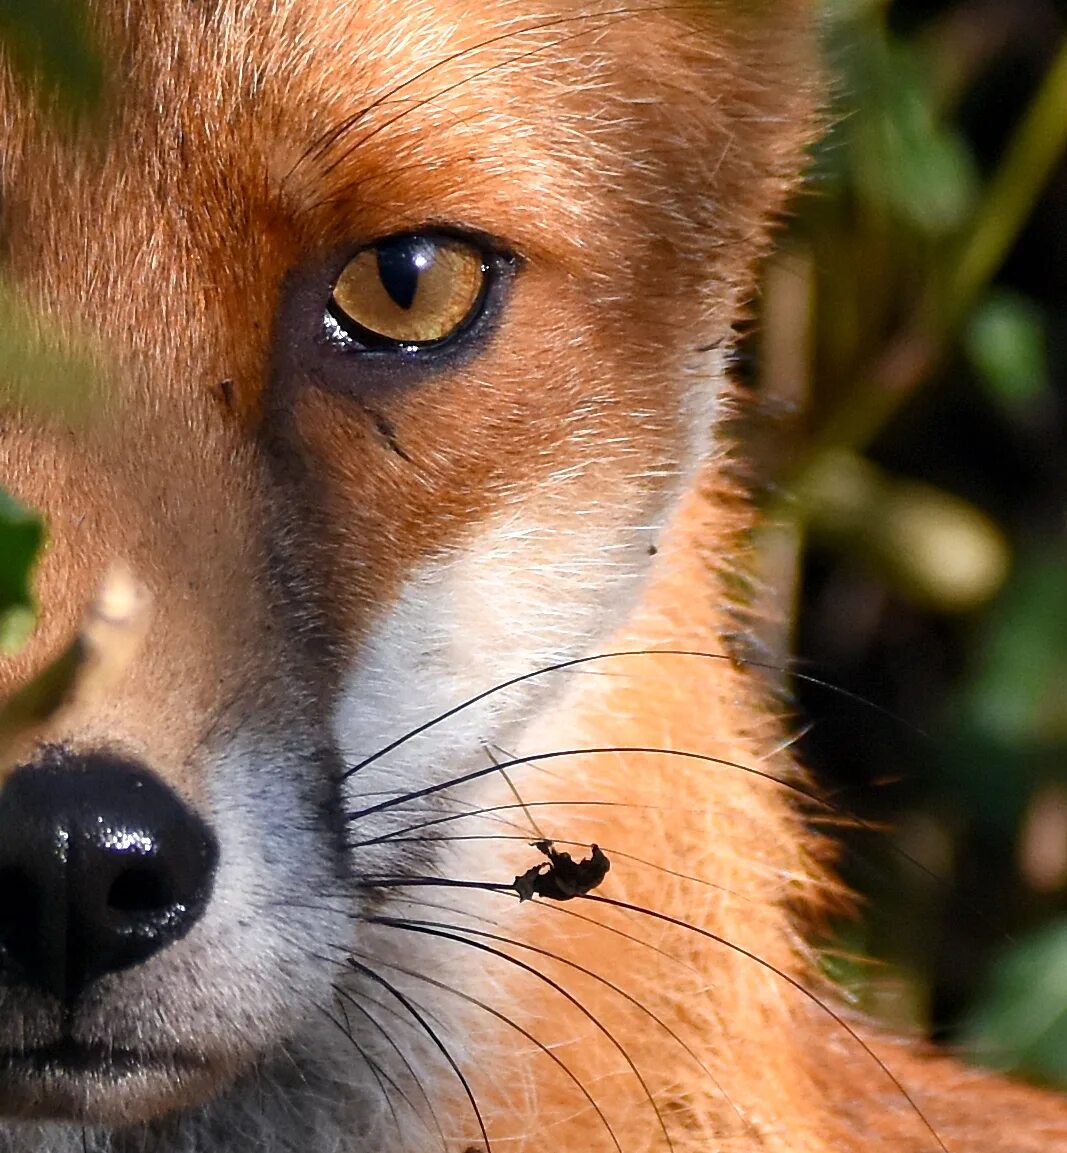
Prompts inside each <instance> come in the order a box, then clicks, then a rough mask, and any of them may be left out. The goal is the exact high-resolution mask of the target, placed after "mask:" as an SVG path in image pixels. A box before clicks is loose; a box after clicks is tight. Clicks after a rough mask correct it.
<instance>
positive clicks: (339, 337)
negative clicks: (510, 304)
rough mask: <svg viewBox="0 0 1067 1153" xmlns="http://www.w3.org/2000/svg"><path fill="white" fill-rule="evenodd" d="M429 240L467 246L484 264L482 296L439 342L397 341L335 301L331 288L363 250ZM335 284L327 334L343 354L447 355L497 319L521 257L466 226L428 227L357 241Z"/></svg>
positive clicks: (325, 319)
mask: <svg viewBox="0 0 1067 1153" xmlns="http://www.w3.org/2000/svg"><path fill="white" fill-rule="evenodd" d="M414 240H421V241H428V242H431V243H432V242H440V243H449V242H450V243H453V244H456V243H458V244H463V245H465V246H466V247H468V248H470V249H472V250H473V251H476V252H478V253H479V254H480V255H481V262H482V284H481V288H480V290H479V292H478V296H477V298H476V299H475V301H474V303H473V304H472V305H471V307H470V308H469V309H468V311H467V315H466V316H465V317H464V318H463V320H462V321H461V322H460V323H459V324H458V325H457V326H456V327H455V328H453V329H452V331H451V332H449V333H448V334H447V335H446V336H443V337H441V338H440V339H438V340H424V341H398V340H393V339H391V338H389V337H387V336H383V335H382V334H381V333H377V332H374V331H373V330H372V329H368V328H366V327H365V326H364V325H362V324H360V323H359V322H358V321H355V320H353V319H352V318H351V317H350V316H348V315H347V314H346V313H345V312H344V310H343V309H341V308H340V307H339V306H335V305H334V299H333V289H334V286H335V285H336V283H337V277H339V276H340V275H341V272H342V271H343V270H344V268H345V267H346V266H347V264H348V263H349V262H350V261H352V260H354V259H355V257H357V256H358V255H359V254H360V253H363V252H369V251H373V250H374V249H375V248H377V247H378V246H379V245H381V244H384V243H386V242H403V241H414ZM338 264H339V266H338V269H337V274H336V276H335V277H334V279H333V281H332V283H331V285H330V292H329V296H328V298H327V300H326V306H325V308H324V310H323V332H324V337H325V340H326V342H327V344H329V345H331V346H332V347H334V348H336V349H337V350H338V351H339V352H341V353H342V354H343V355H345V356H360V357H373V358H376V359H377V358H379V357H387V358H395V357H403V358H405V359H409V360H410V359H416V358H417V359H419V360H424V359H427V358H430V357H432V356H433V355H434V354H436V353H448V352H451V351H453V350H454V349H456V348H457V347H458V346H461V345H462V344H464V343H465V342H466V341H467V339H468V338H469V337H472V336H474V335H476V334H477V333H478V331H479V330H481V329H482V328H483V327H485V326H486V325H488V324H490V323H492V322H493V321H494V320H495V314H496V312H497V311H498V306H499V304H500V299H499V298H500V295H501V292H500V289H501V286H502V283H503V282H504V281H505V280H506V279H507V278H508V276H509V274H510V273H512V272H513V271H514V269H515V267H516V266H517V264H518V257H516V255H515V254H514V253H512V252H511V251H509V250H508V249H506V248H504V247H503V246H502V245H501V244H500V243H499V242H498V241H496V240H494V239H493V238H492V237H490V236H488V235H486V234H484V233H478V232H471V231H465V230H462V229H454V228H442V227H428V228H413V229H406V230H404V231H401V232H391V233H387V234H385V235H383V236H378V237H376V238H374V239H373V240H369V241H367V242H365V243H362V244H359V245H356V246H354V247H352V248H351V249H350V250H348V251H347V252H346V253H345V254H344V256H343V259H342V260H341V261H339V262H338Z"/></svg>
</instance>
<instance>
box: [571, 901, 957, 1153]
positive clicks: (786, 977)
mask: <svg viewBox="0 0 1067 1153" xmlns="http://www.w3.org/2000/svg"><path fill="white" fill-rule="evenodd" d="M578 896H579V898H580V899H581V900H585V901H595V902H596V903H597V904H598V905H610V906H611V907H612V908H615V909H622V910H624V911H626V912H628V913H639V914H641V915H642V916H645V917H652V918H654V919H655V920H657V921H663V922H664V923H665V924H668V925H676V926H677V927H678V928H680V929H688V930H689V931H691V932H694V933H698V934H700V936H702V937H706V938H707V939H708V940H709V941H714V942H715V943H716V944H719V945H724V946H725V947H726V948H728V949H730V950H732V951H733V952H735V953H738V954H739V955H740V956H742V957H745V958H746V959H747V960H749V961H754V962H755V963H756V964H757V965H759V966H760V968H762V969H763V970H764V971H766V972H768V973H772V974H773V975H774V976H776V977H778V978H779V980H782V981H785V983H786V984H787V985H790V986H791V987H792V988H794V989H796V990H797V992H798V993H801V994H803V995H804V996H805V997H806V998H807V999H808V1000H809V1001H810V1002H811V1003H812V1004H813V1005H815V1006H817V1007H818V1008H819V1009H820V1010H821V1011H822V1012H824V1013H826V1014H827V1016H829V1017H830V1018H831V1019H832V1020H833V1022H834V1024H836V1025H837V1026H838V1027H839V1028H841V1029H843V1030H844V1031H845V1033H847V1034H848V1036H849V1037H850V1038H851V1039H852V1040H853V1041H854V1042H855V1043H856V1044H857V1045H858V1046H859V1047H860V1048H861V1049H862V1050H863V1052H864V1053H866V1055H867V1056H868V1057H869V1058H870V1059H871V1060H872V1061H873V1062H874V1063H875V1064H876V1065H877V1066H878V1068H879V1069H881V1071H882V1073H883V1074H884V1075H885V1076H886V1077H888V1078H889V1080H890V1081H891V1082H892V1083H893V1085H894V1086H895V1087H896V1089H897V1091H898V1092H899V1093H900V1094H901V1096H902V1097H903V1098H904V1100H905V1101H906V1102H907V1103H908V1106H909V1107H910V1108H911V1110H912V1111H913V1112H914V1113H915V1115H916V1117H918V1118H919V1120H920V1121H921V1122H922V1124H923V1126H924V1127H925V1128H926V1130H927V1131H928V1132H929V1134H930V1136H931V1137H933V1139H934V1140H935V1141H936V1142H937V1146H938V1148H939V1149H940V1150H941V1153H949V1150H948V1148H947V1146H946V1145H945V1143H944V1141H942V1140H941V1138H940V1137H939V1136H938V1133H937V1130H936V1129H935V1128H934V1127H933V1125H931V1124H930V1121H929V1119H928V1118H927V1116H926V1114H925V1113H924V1112H923V1111H922V1110H921V1109H920V1108H919V1106H918V1105H917V1104H916V1102H915V1099H914V1098H913V1097H912V1096H911V1094H910V1093H909V1092H908V1091H907V1089H906V1088H905V1087H904V1085H903V1084H902V1083H901V1081H900V1079H899V1078H898V1077H897V1075H896V1074H895V1073H894V1072H893V1070H892V1069H890V1068H889V1066H888V1065H887V1064H886V1063H885V1062H884V1061H883V1060H882V1058H881V1057H879V1056H878V1054H877V1053H876V1052H875V1051H874V1050H873V1049H872V1048H871V1047H870V1045H868V1044H867V1042H866V1041H864V1039H863V1038H862V1037H861V1036H860V1035H859V1033H857V1032H856V1030H855V1029H853V1028H852V1026H851V1025H850V1024H849V1023H848V1022H847V1021H846V1020H845V1018H844V1017H842V1016H841V1014H840V1013H838V1012H837V1011H836V1010H834V1009H833V1008H832V1007H831V1006H830V1005H828V1004H827V1003H826V1002H825V1001H823V999H822V998H821V997H820V996H819V995H818V994H817V993H815V992H814V991H812V990H811V989H809V988H808V987H807V986H806V985H805V984H804V983H803V982H802V981H799V980H797V978H796V977H794V976H792V975H791V974H790V973H787V972H786V971H785V970H784V969H779V968H778V967H777V966H776V965H772V964H771V962H770V961H767V960H765V959H764V958H763V957H761V956H760V955H759V954H758V953H753V952H752V951H751V950H750V949H746V948H745V947H744V946H743V945H738V944H736V943H735V942H733V941H729V940H727V939H726V938H725V937H721V936H719V935H718V934H717V933H713V932H712V931H711V930H710V929H705V928H703V927H702V926H700V925H693V924H690V922H688V921H683V920H681V918H679V917H672V916H671V915H670V914H669V913H661V912H659V911H658V910H656V909H647V908H645V907H644V906H643V905H634V904H631V903H630V902H629V901H621V900H618V899H617V898H615V897H604V896H601V895H600V894H598V893H580V894H578Z"/></svg>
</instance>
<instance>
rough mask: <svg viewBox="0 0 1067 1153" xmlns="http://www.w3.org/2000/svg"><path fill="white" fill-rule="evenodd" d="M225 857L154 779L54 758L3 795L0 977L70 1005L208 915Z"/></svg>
mask: <svg viewBox="0 0 1067 1153" xmlns="http://www.w3.org/2000/svg"><path fill="white" fill-rule="evenodd" d="M217 859H218V846H217V843H216V841H215V837H214V836H213V834H212V832H211V830H210V829H209V828H208V826H207V825H206V824H205V823H204V822H203V821H202V820H201V819H200V818H199V817H198V816H197V815H196V814H195V813H194V812H193V811H192V810H191V809H190V808H189V807H188V806H187V805H186V804H185V802H184V801H182V800H181V798H180V797H178V796H177V795H176V794H175V793H173V792H172V791H171V790H170V789H169V788H168V787H167V786H166V785H165V784H164V783H163V782H162V781H161V780H160V779H159V778H158V777H156V776H155V775H153V774H152V773H150V772H148V771H147V770H146V769H143V768H141V767H139V766H138V765H136V764H133V763H130V762H126V761H122V760H119V759H116V758H113V757H109V756H103V755H95V754H94V755H89V756H79V757H74V756H67V755H60V754H56V755H53V756H52V757H51V758H50V759H49V760H46V761H44V762H42V763H40V764H35V765H28V766H24V767H21V768H19V769H16V770H15V771H14V772H13V773H12V774H11V776H10V777H9V779H8V781H7V783H6V784H4V785H3V787H2V789H0V971H3V970H7V972H8V973H9V974H10V975H12V976H15V977H16V978H17V979H20V980H22V981H26V982H28V983H30V984H32V985H35V986H37V987H38V988H40V989H43V990H45V991H47V992H50V993H52V994H53V995H54V996H56V997H58V998H59V999H60V1000H61V1001H64V1002H66V1003H70V1002H72V1001H73V1000H74V999H75V998H76V997H77V996H78V994H79V993H80V992H81V991H82V990H83V989H84V988H85V987H86V986H87V985H88V984H90V983H91V982H92V981H94V980H95V979H97V978H98V977H101V976H103V975H104V974H105V973H113V972H116V971H117V970H119V969H126V968H129V967H130V966H131V965H136V964H139V963H140V962H141V961H145V960H147V959H148V958H149V957H151V956H152V955H153V954H154V953H158V952H159V951H160V950H161V949H164V948H166V946H167V945H170V944H172V943H173V942H174V941H177V940H178V939H179V938H180V937H183V936H185V934H186V933H187V932H188V931H189V930H190V929H191V928H192V926H193V925H194V924H195V923H196V921H197V920H198V918H199V917H200V915H201V913H203V911H204V909H205V907H206V905H207V901H208V898H209V897H210V895H211V886H212V882H213V879H214V874H215V864H216V861H217Z"/></svg>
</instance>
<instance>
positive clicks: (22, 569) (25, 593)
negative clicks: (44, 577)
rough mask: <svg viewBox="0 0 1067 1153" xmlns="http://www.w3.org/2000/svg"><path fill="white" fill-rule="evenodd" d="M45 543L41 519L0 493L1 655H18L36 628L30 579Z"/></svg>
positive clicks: (1, 491)
mask: <svg viewBox="0 0 1067 1153" xmlns="http://www.w3.org/2000/svg"><path fill="white" fill-rule="evenodd" d="M43 543H44V526H43V525H42V523H41V521H40V519H39V518H38V517H37V516H35V515H34V514H33V513H31V512H30V511H29V510H28V509H26V508H24V507H23V506H22V505H20V504H19V503H18V502H17V501H15V500H13V499H12V498H11V497H10V496H8V495H7V494H6V493H5V492H3V490H0V651H3V652H8V653H10V652H14V651H15V650H16V649H18V648H19V647H20V646H21V645H22V643H23V642H24V641H25V640H26V638H27V637H28V636H29V633H30V631H31V630H32V628H33V624H34V620H35V616H36V614H35V607H34V600H33V594H32V591H31V587H30V577H31V573H32V570H33V564H34V561H35V560H36V558H37V554H38V552H39V551H40V548H41V545H42V544H43Z"/></svg>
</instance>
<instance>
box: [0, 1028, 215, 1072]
mask: <svg viewBox="0 0 1067 1153" xmlns="http://www.w3.org/2000/svg"><path fill="white" fill-rule="evenodd" d="M206 1065H207V1062H206V1061H205V1060H204V1059H203V1058H202V1057H197V1056H194V1055H192V1054H189V1053H180V1052H170V1053H162V1052H149V1051H145V1050H139V1049H124V1048H122V1047H119V1046H113V1045H104V1044H100V1043H85V1042H82V1041H76V1040H74V1039H73V1038H72V1037H65V1038H63V1039H62V1040H59V1041H54V1042H52V1043H50V1044H47V1045H38V1046H33V1047H31V1048H26V1049H0V1081H2V1080H6V1079H8V1078H12V1077H14V1078H19V1079H22V1078H26V1077H31V1078H32V1077H55V1076H60V1077H62V1076H66V1077H71V1078H84V1077H105V1078H106V1077H111V1078H116V1079H117V1078H121V1077H122V1076H124V1075H129V1074H135V1073H151V1072H173V1071H175V1070H193V1069H204V1068H205V1067H206Z"/></svg>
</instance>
